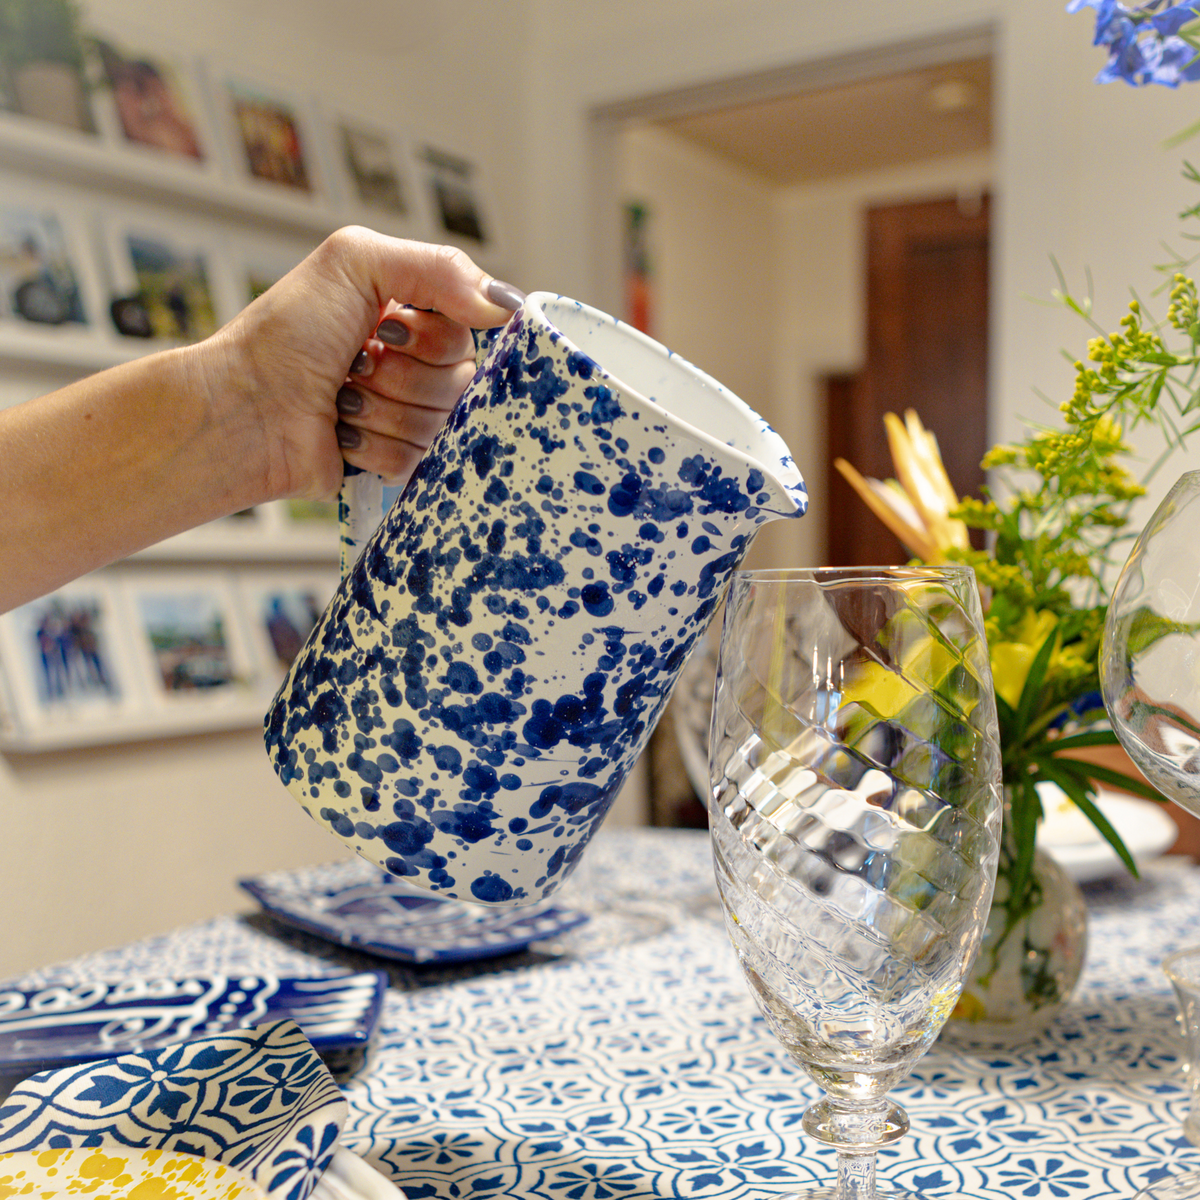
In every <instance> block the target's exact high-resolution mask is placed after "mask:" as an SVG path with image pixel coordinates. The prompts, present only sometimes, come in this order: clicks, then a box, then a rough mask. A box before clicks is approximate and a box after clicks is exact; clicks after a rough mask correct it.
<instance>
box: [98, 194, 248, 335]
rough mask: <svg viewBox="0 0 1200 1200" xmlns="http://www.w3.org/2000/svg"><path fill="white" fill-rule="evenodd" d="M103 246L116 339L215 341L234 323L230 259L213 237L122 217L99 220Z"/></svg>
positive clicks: (127, 214)
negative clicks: (219, 332)
mask: <svg viewBox="0 0 1200 1200" xmlns="http://www.w3.org/2000/svg"><path fill="white" fill-rule="evenodd" d="M101 240H102V242H103V244H104V248H105V251H106V261H107V267H108V271H107V282H108V307H109V311H110V315H111V319H112V323H113V325H114V326H115V328H116V331H117V332H118V333H119V334H121V335H123V336H126V337H133V338H145V339H149V340H153V341H156V342H158V343H160V344H161V343H166V344H170V345H183V344H186V343H188V342H195V341H201V340H203V339H204V338H206V337H208V336H209V335H210V334H212V333H215V332H216V330H217V329H218V328H220V326H221V325H223V324H224V323H225V321H227V320H228V319H229V318H230V317H231V316H233V315H234V312H235V311H236V310H235V308H234V306H233V304H232V302H231V297H230V283H229V276H228V255H227V254H225V253H224V252H223V247H222V240H221V238H220V236H219V235H217V234H216V233H215V231H214V232H209V231H206V230H205V229H204V228H203V227H202V226H194V225H189V226H184V225H181V224H176V223H174V222H172V221H170V220H169V219H164V218H163V217H162V216H161V215H160V214H158V213H144V212H142V211H140V210H136V211H135V210H122V213H121V215H120V216H117V215H116V214H115V213H108V214H104V215H102V217H101Z"/></svg>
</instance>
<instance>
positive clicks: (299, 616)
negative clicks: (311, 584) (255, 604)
mask: <svg viewBox="0 0 1200 1200" xmlns="http://www.w3.org/2000/svg"><path fill="white" fill-rule="evenodd" d="M327 599H328V597H324V596H321V595H318V593H317V589H316V588H295V589H288V588H271V589H270V590H268V591H267V592H265V593H264V594H263V595H262V596H261V597H260V599H259V611H258V613H257V614H256V616H257V619H258V620H259V621H260V622H261V623H262V627H263V630H264V631H265V633H266V635H267V640H268V642H269V643H270V646H271V651H272V653H273V654H274V656H275V661H276V663H277V664H278V665H279V667H280V668H281V669H282V670H284V671H286V670H287V669H288V667H290V666H291V665H292V660H293V659H294V658H295V657H296V655H297V654H299V653H300V648H301V647H302V646H303V645H304V643H305V640H306V639H307V638H308V635H309V633H310V632H312V627H313V626H314V625H315V624H316V623H317V621H318V620H319V619H320V616H321V613H322V612H323V611H324V608H325V601H326V600H327Z"/></svg>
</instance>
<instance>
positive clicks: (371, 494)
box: [338, 325, 504, 579]
mask: <svg viewBox="0 0 1200 1200" xmlns="http://www.w3.org/2000/svg"><path fill="white" fill-rule="evenodd" d="M503 332H504V326H503V325H498V326H496V328H495V329H472V330H471V336H472V337H473V338H474V339H475V365H476V366H477V367H482V366H483V364H484V361H485V360H486V359H487V356H488V353H489V352H490V351H491V348H492V346H493V345H494V344H495V341H496V339H497V338H498V337H499V336H500V334H501V333H503ZM383 518H384V512H383V477H382V476H380V475H375V474H372V473H371V472H370V471H364V470H362V469H361V468H360V467H353V466H351V465H350V464H349V463H346V465H345V467H344V469H343V471H342V488H341V491H340V492H339V493H338V540H339V542H340V551H341V568H342V578H343V579H345V577H346V576H347V575H349V574H350V570H351V568H352V567H353V566H354V564H355V563H356V562H357V561H358V556H359V555H360V554H361V553H362V548H363V546H364V545H365V544H366V542H367V539H368V538H369V537H370V536H371V535H372V534H373V533H374V532H375V530H376V529H378V528H379V526H380V524H381V522H382V521H383Z"/></svg>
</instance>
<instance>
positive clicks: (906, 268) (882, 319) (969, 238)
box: [823, 194, 990, 566]
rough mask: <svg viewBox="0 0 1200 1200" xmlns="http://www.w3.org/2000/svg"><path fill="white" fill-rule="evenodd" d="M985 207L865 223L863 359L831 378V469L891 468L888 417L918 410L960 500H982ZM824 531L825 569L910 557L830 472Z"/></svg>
mask: <svg viewBox="0 0 1200 1200" xmlns="http://www.w3.org/2000/svg"><path fill="white" fill-rule="evenodd" d="M989 227H990V201H989V198H988V196H987V195H986V194H984V195H982V196H977V197H971V198H967V199H965V200H964V199H959V198H950V199H941V200H926V201H920V202H916V203H909V204H888V205H875V206H872V207H870V208H869V209H868V210H867V212H866V216H865V221H864V229H865V239H866V272H867V284H866V346H867V351H866V362H865V364H864V366H863V369H862V370H861V371H858V372H838V373H833V374H831V375H828V376H826V378H825V381H824V386H823V391H824V396H825V426H826V431H827V445H828V454H827V459H826V461H828V462H832V461H833V459H834V458H838V457H840V458H844V459H846V460H847V461H848V462H850V463H852V464H853V465H854V466H855V467H856V468H857V469H858V470H859V471H860V472H861V473H862V474H864V475H868V476H873V477H875V478H876V479H886V478H888V477H889V476H892V475H894V474H895V469H894V466H893V464H892V461H891V456H890V454H889V452H888V447H887V444H886V442H885V441H884V440H883V436H882V435H883V429H884V423H883V417H884V414H885V413H887V412H893V413H896V414H897V415H903V413H904V412H905V410H906V409H909V408H911V409H914V410H915V411H916V412H917V414H918V416H919V417H920V418H921V421H922V423H923V424H924V425H925V427H926V428H927V429H929V430H931V431H932V432H933V434H934V436H935V437H936V438H937V440H938V445H939V448H940V450H941V453H942V461H943V462H944V463H945V465H946V472H947V474H948V475H949V476H950V482H951V483H952V484H953V485H954V490H955V491H956V492H957V493H958V495H960V496H966V495H978V494H979V491H980V488H981V487H982V486H983V483H984V471H983V469H982V468H981V466H980V462H981V461H982V459H983V456H984V454H985V453H986V451H987V446H988V405H987V376H988V244H989ZM828 496H829V508H830V513H831V519H830V521H829V522H828V523H827V526H826V558H825V561H826V562H827V563H828V564H829V565H830V566H867V565H874V564H879V565H887V564H898V563H903V562H907V561H908V559H909V558H910V557H911V554H910V553H909V551H908V550H907V549H906V548H905V547H904V546H903V545H901V543H900V542H899V540H898V539H897V538H896V537H895V536H894V535H893V534H892V533H891V532H890V531H889V530H888V529H887V528H886V526H884V524H883V523H882V522H881V521H880V520H879V519H878V518H877V517H876V516H875V515H874V514H873V513H872V512H871V511H870V510H869V509H868V508H867V507H866V505H865V504H863V502H862V501H861V499H859V497H858V496H857V495H856V494H855V493H854V491H853V489H852V488H851V487H850V485H849V484H848V483H847V482H846V481H845V480H844V479H843V478H842V477H841V475H839V474H837V473H836V472H833V473H831V474H830V476H829V481H828Z"/></svg>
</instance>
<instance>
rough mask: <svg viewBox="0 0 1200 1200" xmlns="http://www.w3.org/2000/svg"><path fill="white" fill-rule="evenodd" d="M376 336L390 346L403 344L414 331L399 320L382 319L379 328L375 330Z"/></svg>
mask: <svg viewBox="0 0 1200 1200" xmlns="http://www.w3.org/2000/svg"><path fill="white" fill-rule="evenodd" d="M375 336H376V337H377V338H378V339H379V340H380V341H381V342H386V343H387V344H388V345H389V346H403V345H406V344H407V342H408V340H409V338H411V337H412V333H411V332H410V331H409V328H408V326H407V325H403V324H401V323H400V322H399V321H381V322H380V323H379V328H378V329H377V330H375Z"/></svg>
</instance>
